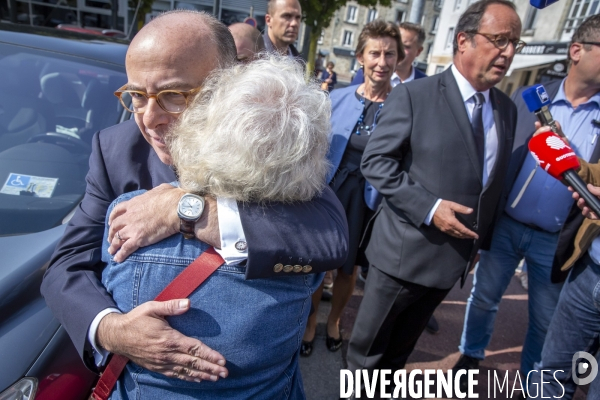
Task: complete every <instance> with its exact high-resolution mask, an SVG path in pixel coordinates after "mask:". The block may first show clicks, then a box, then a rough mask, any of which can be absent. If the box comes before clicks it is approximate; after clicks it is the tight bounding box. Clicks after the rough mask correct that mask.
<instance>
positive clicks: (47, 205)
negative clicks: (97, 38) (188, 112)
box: [0, 43, 126, 235]
mask: <svg viewBox="0 0 600 400" xmlns="http://www.w3.org/2000/svg"><path fill="white" fill-rule="evenodd" d="M125 82H126V76H125V73H124V68H122V67H119V66H112V65H110V64H102V63H100V62H95V61H91V60H87V59H84V58H76V57H70V56H66V55H61V54H57V53H52V52H46V51H38V50H35V49H30V48H26V47H20V46H15V45H10V44H4V43H0V235H14V234H24V233H31V232H39V231H42V230H46V229H50V228H52V227H54V226H57V225H60V224H61V223H63V222H64V221H65V220H66V218H67V217H68V216H69V215H70V213H71V212H72V211H73V210H74V208H75V207H76V206H77V204H78V203H79V202H80V201H81V198H82V197H83V194H84V191H85V175H86V173H87V170H88V159H89V155H90V153H91V142H92V137H93V135H94V133H95V132H97V131H98V130H100V129H102V128H105V127H108V126H111V125H114V124H116V123H118V122H119V121H120V120H121V119H122V118H123V117H124V112H123V111H124V110H123V107H122V106H121V105H120V104H119V102H118V100H117V98H116V97H115V96H114V95H113V92H114V91H115V90H116V89H118V88H119V87H121V86H122V85H123V84H124V83H125Z"/></svg>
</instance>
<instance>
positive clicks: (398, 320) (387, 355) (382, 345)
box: [347, 265, 450, 371]
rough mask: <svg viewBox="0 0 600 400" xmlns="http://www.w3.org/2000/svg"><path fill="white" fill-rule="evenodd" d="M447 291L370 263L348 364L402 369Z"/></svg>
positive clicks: (357, 367)
mask: <svg viewBox="0 0 600 400" xmlns="http://www.w3.org/2000/svg"><path fill="white" fill-rule="evenodd" d="M449 291H450V289H435V288H428V287H425V286H421V285H417V284H415V283H410V282H406V281H404V280H402V279H398V278H395V277H393V276H390V275H388V274H386V273H384V272H382V271H380V270H379V269H377V267H376V266H374V265H371V267H370V269H369V275H368V277H367V283H366V285H365V291H364V297H363V300H362V303H361V304H360V308H359V309H358V314H357V316H356V321H355V323H354V328H353V330H352V337H351V338H350V344H349V347H348V357H347V359H348V368H349V369H350V370H355V369H368V370H373V369H391V370H393V371H395V370H398V369H403V368H404V366H405V364H406V360H407V359H408V357H409V356H410V353H412V351H413V349H414V348H415V345H416V343H417V340H418V339H419V336H421V333H422V332H423V330H424V329H425V326H427V321H429V318H430V317H431V315H432V314H433V312H434V311H435V308H436V307H437V306H438V305H439V304H440V303H441V302H442V300H444V298H445V297H446V295H447V294H448V292H449Z"/></svg>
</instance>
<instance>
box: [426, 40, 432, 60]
mask: <svg viewBox="0 0 600 400" xmlns="http://www.w3.org/2000/svg"><path fill="white" fill-rule="evenodd" d="M431 49H433V42H429V43H427V51H426V52H425V59H426V60H427V59H428V58H429V56H430V55H431Z"/></svg>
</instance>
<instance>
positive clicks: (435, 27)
mask: <svg viewBox="0 0 600 400" xmlns="http://www.w3.org/2000/svg"><path fill="white" fill-rule="evenodd" d="M439 24H440V17H439V16H438V15H436V16H434V17H433V21H432V22H431V33H436V32H437V30H438V25H439Z"/></svg>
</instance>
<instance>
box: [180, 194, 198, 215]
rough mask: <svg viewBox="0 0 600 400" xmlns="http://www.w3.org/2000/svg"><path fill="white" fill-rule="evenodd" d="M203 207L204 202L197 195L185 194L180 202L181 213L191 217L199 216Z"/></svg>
mask: <svg viewBox="0 0 600 400" xmlns="http://www.w3.org/2000/svg"><path fill="white" fill-rule="evenodd" d="M203 208H204V203H203V202H202V200H201V199H199V198H198V197H196V196H184V197H183V198H182V199H181V201H180V202H179V213H180V214H181V215H182V216H183V217H188V218H190V219H195V218H198V217H199V216H200V214H202V210H203Z"/></svg>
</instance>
